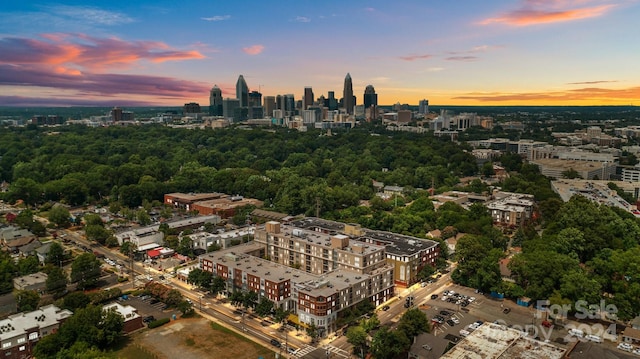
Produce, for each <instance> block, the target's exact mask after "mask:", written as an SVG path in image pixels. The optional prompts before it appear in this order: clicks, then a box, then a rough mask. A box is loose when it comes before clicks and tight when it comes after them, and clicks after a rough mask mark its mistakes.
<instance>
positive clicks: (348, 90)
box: [342, 73, 356, 115]
mask: <svg viewBox="0 0 640 359" xmlns="http://www.w3.org/2000/svg"><path fill="white" fill-rule="evenodd" d="M342 101H343V107H344V108H345V110H346V111H347V113H348V114H350V115H352V114H353V107H354V106H355V105H356V98H355V96H353V84H352V82H351V75H350V74H349V73H347V76H346V77H345V78H344V90H343V91H342Z"/></svg>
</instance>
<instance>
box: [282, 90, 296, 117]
mask: <svg viewBox="0 0 640 359" xmlns="http://www.w3.org/2000/svg"><path fill="white" fill-rule="evenodd" d="M282 109H283V110H284V111H285V114H286V116H295V114H296V100H295V97H294V96H293V94H286V95H284V106H283V107H282Z"/></svg>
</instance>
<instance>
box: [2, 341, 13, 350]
mask: <svg viewBox="0 0 640 359" xmlns="http://www.w3.org/2000/svg"><path fill="white" fill-rule="evenodd" d="M10 346H11V342H5V343H2V349H6V348H8V347H10Z"/></svg>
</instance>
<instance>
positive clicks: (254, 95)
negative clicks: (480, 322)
mask: <svg viewBox="0 0 640 359" xmlns="http://www.w3.org/2000/svg"><path fill="white" fill-rule="evenodd" d="M262 117H263V110H262V94H261V93H260V92H258V91H251V92H249V118H262Z"/></svg>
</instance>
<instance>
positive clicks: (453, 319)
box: [451, 317, 460, 324]
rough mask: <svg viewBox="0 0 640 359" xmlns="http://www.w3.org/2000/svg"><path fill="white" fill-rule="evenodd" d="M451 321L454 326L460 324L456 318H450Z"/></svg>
mask: <svg viewBox="0 0 640 359" xmlns="http://www.w3.org/2000/svg"><path fill="white" fill-rule="evenodd" d="M451 320H452V321H453V322H454V323H456V324H460V320H458V318H456V317H451Z"/></svg>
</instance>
